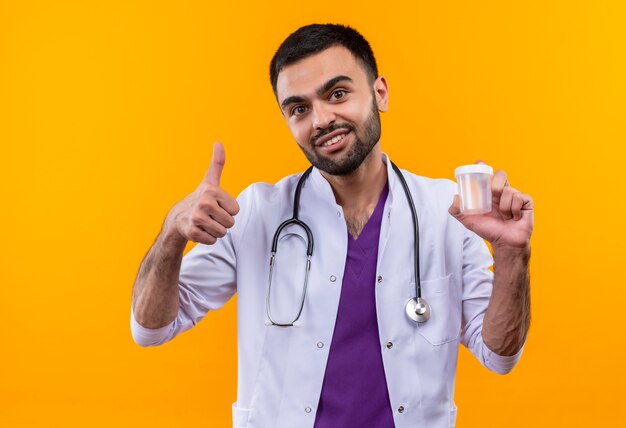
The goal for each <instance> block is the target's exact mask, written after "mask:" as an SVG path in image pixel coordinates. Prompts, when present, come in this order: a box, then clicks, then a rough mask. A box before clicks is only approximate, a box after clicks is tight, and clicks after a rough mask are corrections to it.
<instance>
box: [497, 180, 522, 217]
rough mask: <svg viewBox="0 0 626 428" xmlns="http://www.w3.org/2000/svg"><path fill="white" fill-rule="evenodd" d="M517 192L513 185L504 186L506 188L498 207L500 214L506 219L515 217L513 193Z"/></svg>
mask: <svg viewBox="0 0 626 428" xmlns="http://www.w3.org/2000/svg"><path fill="white" fill-rule="evenodd" d="M516 193H519V192H518V191H517V190H516V189H514V188H513V187H511V186H504V190H502V195H501V197H500V204H499V205H498V208H499V209H500V214H501V215H502V217H504V219H506V220H510V219H512V218H513V212H512V206H513V195H514V194H516Z"/></svg>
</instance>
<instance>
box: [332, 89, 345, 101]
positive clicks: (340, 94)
mask: <svg viewBox="0 0 626 428" xmlns="http://www.w3.org/2000/svg"><path fill="white" fill-rule="evenodd" d="M345 96H346V91H345V90H344V89H337V90H336V91H333V93H332V94H331V96H330V98H332V99H334V100H340V99H342V98H344V97H345Z"/></svg>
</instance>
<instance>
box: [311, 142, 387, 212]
mask: <svg viewBox="0 0 626 428" xmlns="http://www.w3.org/2000/svg"><path fill="white" fill-rule="evenodd" d="M320 172H321V174H322V176H323V177H324V178H325V179H326V180H327V181H328V182H329V183H330V186H331V188H332V189H333V193H334V194H335V200H336V201H337V203H338V204H339V205H341V207H342V208H343V210H344V213H345V214H346V216H351V215H354V214H365V213H366V214H367V217H369V215H370V214H371V213H372V211H374V208H375V207H376V203H377V202H378V198H379V197H380V194H381V192H382V191H383V188H384V187H385V183H386V182H387V166H386V165H385V163H384V162H383V159H382V152H381V150H380V143H379V144H376V146H374V148H373V149H372V151H371V152H370V153H369V155H367V157H366V158H365V160H364V161H363V163H362V164H361V165H360V166H359V167H358V168H357V169H356V170H355V171H354V172H352V173H350V174H346V175H330V174H328V173H326V172H323V171H320Z"/></svg>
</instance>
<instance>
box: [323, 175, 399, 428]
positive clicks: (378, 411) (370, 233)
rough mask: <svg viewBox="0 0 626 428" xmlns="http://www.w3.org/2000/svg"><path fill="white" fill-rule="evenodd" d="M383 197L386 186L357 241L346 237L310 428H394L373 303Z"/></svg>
mask: <svg viewBox="0 0 626 428" xmlns="http://www.w3.org/2000/svg"><path fill="white" fill-rule="evenodd" d="M388 193H389V187H388V184H387V185H385V188H384V189H383V191H382V193H381V195H380V199H379V201H378V204H377V205H376V208H375V209H374V212H373V213H372V216H371V217H370V219H369V221H368V223H367V224H366V225H365V227H364V228H363V231H362V232H361V234H360V235H359V237H358V239H356V240H355V239H353V238H352V236H351V235H350V234H348V254H347V260H346V267H345V272H344V276H343V284H342V286H341V298H340V300H339V310H338V312H337V320H336V323H335V331H334V334H333V340H332V343H331V347H330V354H329V356H328V362H327V364H326V372H325V375H324V383H323V386H322V392H321V396H320V401H319V405H318V408H317V415H316V418H315V428H344V427H368V428H392V427H394V423H393V416H392V411H391V404H390V403H389V392H388V391H387V381H386V379H385V370H384V367H383V360H382V354H381V346H382V345H381V342H380V339H379V336H378V321H377V318H376V299H375V287H376V261H377V257H378V239H379V236H380V225H381V221H382V214H383V208H384V206H385V201H386V200H387V195H388Z"/></svg>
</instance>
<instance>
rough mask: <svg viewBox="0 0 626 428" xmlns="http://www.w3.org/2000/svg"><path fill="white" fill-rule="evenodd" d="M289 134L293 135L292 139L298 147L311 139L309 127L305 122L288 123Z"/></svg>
mask: <svg viewBox="0 0 626 428" xmlns="http://www.w3.org/2000/svg"><path fill="white" fill-rule="evenodd" d="M289 132H291V135H293V138H294V139H295V140H296V142H297V143H298V144H299V145H302V144H303V142H304V143H306V142H308V141H310V139H311V127H310V125H309V124H307V123H306V120H300V121H295V120H294V121H290V122H289Z"/></svg>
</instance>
